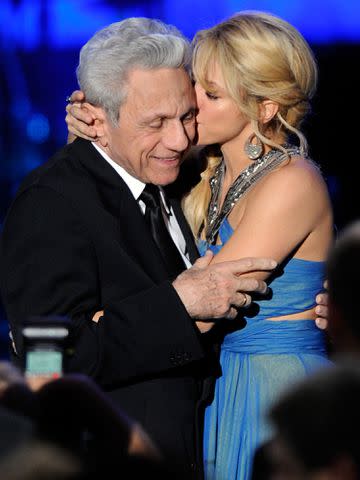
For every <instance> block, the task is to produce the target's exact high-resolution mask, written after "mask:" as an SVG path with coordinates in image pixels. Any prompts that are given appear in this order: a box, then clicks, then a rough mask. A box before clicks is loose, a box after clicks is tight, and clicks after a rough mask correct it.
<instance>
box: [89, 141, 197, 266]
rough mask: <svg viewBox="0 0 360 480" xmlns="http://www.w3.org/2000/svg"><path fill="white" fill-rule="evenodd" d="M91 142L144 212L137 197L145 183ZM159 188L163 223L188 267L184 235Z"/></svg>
mask: <svg viewBox="0 0 360 480" xmlns="http://www.w3.org/2000/svg"><path fill="white" fill-rule="evenodd" d="M91 143H92V144H93V145H94V147H95V148H96V150H97V151H98V152H99V153H100V155H101V156H102V157H103V158H104V159H105V160H106V161H107V162H108V164H109V165H111V166H112V167H113V169H114V170H115V171H116V172H117V173H118V174H119V175H120V177H121V178H122V179H123V180H124V182H125V183H126V185H127V186H128V187H129V189H130V191H131V193H132V194H133V196H134V198H135V200H136V201H137V202H138V204H139V207H140V209H141V211H142V213H145V208H146V207H145V204H144V202H143V201H142V200H140V199H139V197H140V195H141V194H142V192H143V190H144V188H145V185H146V184H145V183H143V182H142V181H141V180H138V179H137V178H135V177H133V176H132V175H130V173H128V172H127V171H126V170H125V169H124V168H123V167H121V166H120V165H119V164H118V163H116V162H114V160H112V159H111V158H110V157H109V155H107V153H105V152H104V151H103V150H102V149H101V148H100V147H99V146H98V145H97V144H96V143H95V142H91ZM159 189H160V197H161V204H162V210H163V216H164V221H165V225H166V226H167V228H168V230H169V233H170V235H171V237H172V239H173V241H174V243H175V245H176V247H177V249H178V250H179V252H180V254H181V256H182V258H183V260H184V262H185V265H186V267H187V268H189V267H191V262H190V260H189V256H188V252H187V248H186V242H185V238H184V235H183V233H182V231H181V228H180V226H179V224H178V221H177V220H176V217H175V214H174V212H173V209H172V207H171V205H169V204H168V202H167V201H166V197H165V194H164V191H163V189H162V188H161V187H159Z"/></svg>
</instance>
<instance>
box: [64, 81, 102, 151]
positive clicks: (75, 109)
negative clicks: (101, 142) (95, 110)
mask: <svg viewBox="0 0 360 480" xmlns="http://www.w3.org/2000/svg"><path fill="white" fill-rule="evenodd" d="M84 100H85V95H84V93H83V92H82V91H81V90H75V91H74V92H73V93H72V94H71V96H70V103H69V104H68V105H67V106H66V112H67V115H66V117H65V122H66V123H67V126H68V130H69V136H68V143H71V142H72V141H73V140H75V138H76V137H82V138H85V139H86V140H90V141H94V140H96V130H95V128H94V127H92V126H91V125H92V124H93V122H94V120H95V118H94V117H93V116H92V115H91V113H90V112H89V111H88V110H87V109H86V108H85V107H84V106H82V103H83V102H84Z"/></svg>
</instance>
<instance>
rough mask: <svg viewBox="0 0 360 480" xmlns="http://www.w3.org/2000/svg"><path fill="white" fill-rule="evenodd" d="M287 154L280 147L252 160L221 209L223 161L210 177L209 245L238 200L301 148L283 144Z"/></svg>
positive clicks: (207, 232)
mask: <svg viewBox="0 0 360 480" xmlns="http://www.w3.org/2000/svg"><path fill="white" fill-rule="evenodd" d="M282 146H283V147H284V148H285V149H286V151H287V155H286V154H285V153H284V152H282V151H281V150H278V149H275V148H274V149H272V150H270V151H269V152H268V153H266V154H265V155H263V156H262V157H260V158H258V159H257V160H255V161H254V162H252V163H251V164H250V165H249V166H248V167H247V168H246V169H245V170H243V171H242V172H241V173H240V175H239V176H238V177H237V178H236V180H235V181H234V182H233V183H232V185H231V186H230V188H229V190H228V192H227V194H226V197H225V200H224V203H223V205H222V208H221V210H220V211H219V196H220V190H221V185H222V182H223V178H224V174H225V163H224V161H222V162H221V163H220V165H219V166H218V167H217V168H216V170H215V173H214V176H213V177H212V178H211V179H210V189H211V200H210V205H209V209H208V214H207V227H206V231H205V238H206V241H207V243H208V244H209V245H213V244H214V242H215V240H216V236H217V233H218V231H219V228H220V225H221V223H222V221H223V220H224V218H225V217H227V216H228V215H229V213H230V212H231V210H232V209H233V207H234V205H235V204H236V202H238V201H239V199H240V198H241V197H242V196H243V195H244V194H245V192H247V191H248V190H249V188H250V187H252V186H253V185H254V184H255V183H256V182H257V181H258V180H260V178H262V177H263V176H264V175H266V174H267V173H268V172H270V171H271V170H273V169H274V168H275V167H277V166H278V165H280V164H281V163H282V162H283V161H284V160H285V159H286V158H288V156H293V155H299V154H300V148H298V147H296V146H294V145H290V144H283V145H282Z"/></svg>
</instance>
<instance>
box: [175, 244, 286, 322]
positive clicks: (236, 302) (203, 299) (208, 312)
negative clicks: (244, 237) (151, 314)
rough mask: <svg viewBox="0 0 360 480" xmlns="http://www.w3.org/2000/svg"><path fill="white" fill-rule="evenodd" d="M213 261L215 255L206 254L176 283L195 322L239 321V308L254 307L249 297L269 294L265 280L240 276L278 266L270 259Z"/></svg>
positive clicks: (180, 276)
mask: <svg viewBox="0 0 360 480" xmlns="http://www.w3.org/2000/svg"><path fill="white" fill-rule="evenodd" d="M212 258H213V254H212V253H211V252H206V254H205V255H204V257H202V258H199V259H198V260H197V261H196V262H195V263H194V265H193V266H192V267H191V268H189V269H188V270H185V271H184V272H183V273H181V274H180V275H179V276H178V277H177V278H176V279H175V280H174V282H173V286H174V288H175V290H176V291H177V293H178V295H179V297H180V299H181V300H182V302H183V304H184V306H185V308H186V310H187V312H188V313H189V315H190V316H191V317H192V318H194V319H195V320H201V319H208V318H213V319H217V318H230V319H232V318H235V317H236V315H237V308H240V307H244V306H247V305H249V304H250V303H251V297H250V296H249V295H248V293H250V292H258V293H265V292H266V291H267V285H266V283H265V282H263V281H262V280H256V279H255V278H243V277H241V276H240V275H241V274H243V273H249V272H254V271H263V270H266V271H269V270H273V269H274V268H275V267H276V265H277V263H276V262H275V261H274V260H271V259H266V258H243V259H241V260H236V261H232V262H222V263H216V264H212V265H210V262H211V260H212ZM202 323H203V322H201V324H202Z"/></svg>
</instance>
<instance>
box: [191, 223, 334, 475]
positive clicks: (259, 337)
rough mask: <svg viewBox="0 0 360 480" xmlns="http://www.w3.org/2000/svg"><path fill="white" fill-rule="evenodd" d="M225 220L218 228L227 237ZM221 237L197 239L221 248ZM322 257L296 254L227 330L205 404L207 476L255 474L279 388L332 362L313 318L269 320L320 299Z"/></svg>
mask: <svg viewBox="0 0 360 480" xmlns="http://www.w3.org/2000/svg"><path fill="white" fill-rule="evenodd" d="M232 233H233V230H232V228H231V226H230V224H229V222H228V221H227V219H225V220H224V222H223V223H222V225H221V228H220V231H219V235H220V239H221V242H222V244H224V243H226V241H227V240H228V238H229V237H230V236H231V234H232ZM221 246H222V245H216V246H209V245H207V244H206V242H205V241H203V240H200V241H199V242H198V248H199V251H200V253H201V254H202V255H203V254H204V253H205V251H206V249H207V248H210V249H211V250H213V251H214V252H215V253H217V252H218V251H219V250H220V248H221ZM323 278H324V263H323V262H313V261H308V260H302V259H297V258H292V259H291V260H289V261H288V262H287V263H286V265H285V266H284V267H283V270H282V271H280V272H278V273H277V275H276V277H275V278H273V279H272V281H271V282H270V283H269V286H270V287H271V290H272V295H271V298H270V299H268V300H261V301H257V302H256V303H257V304H258V308H259V311H258V313H257V315H255V316H254V317H245V318H246V322H247V323H246V326H245V327H244V328H242V329H241V330H237V331H235V332H232V333H230V334H228V335H227V336H225V338H224V341H223V344H222V345H221V350H220V363H221V368H222V375H221V377H219V378H218V379H217V381H216V385H215V394H214V400H213V402H212V404H211V405H210V406H209V407H208V408H207V409H206V412H205V429H204V467H205V478H206V480H235V479H237V480H249V479H250V478H251V470H252V462H253V456H254V453H255V449H256V448H257V447H258V446H259V445H260V444H261V443H262V442H264V441H266V440H267V439H268V438H269V437H270V435H271V433H272V431H271V425H269V423H268V421H267V419H266V413H267V411H268V409H269V408H270V406H271V405H272V404H273V403H274V402H275V401H276V399H277V398H278V397H279V395H281V394H282V392H284V391H285V390H286V389H287V388H290V387H291V386H292V385H293V384H294V383H296V382H297V381H299V380H301V379H302V378H304V377H305V376H307V375H310V374H311V373H312V372H314V371H317V370H318V369H319V368H326V367H328V366H329V365H331V362H330V361H329V359H328V358H327V353H326V343H325V337H324V332H323V331H321V330H319V329H318V328H317V327H316V325H315V322H313V321H312V320H305V319H304V320H283V321H271V320H267V318H271V317H275V316H282V315H288V314H292V313H298V312H301V311H304V310H307V309H309V308H311V307H313V306H314V305H315V296H316V294H317V293H318V292H320V291H321V290H322V288H323Z"/></svg>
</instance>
